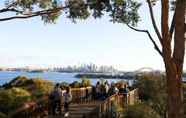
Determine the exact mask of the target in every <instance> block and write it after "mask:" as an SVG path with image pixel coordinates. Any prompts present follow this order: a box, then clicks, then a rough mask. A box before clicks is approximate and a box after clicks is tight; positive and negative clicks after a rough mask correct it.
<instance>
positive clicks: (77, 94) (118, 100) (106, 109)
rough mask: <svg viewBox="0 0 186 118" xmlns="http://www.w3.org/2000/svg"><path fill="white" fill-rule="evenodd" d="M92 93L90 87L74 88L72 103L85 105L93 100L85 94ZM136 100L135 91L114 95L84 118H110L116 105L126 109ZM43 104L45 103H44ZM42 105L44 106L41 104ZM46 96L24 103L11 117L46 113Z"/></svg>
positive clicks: (101, 102)
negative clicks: (106, 116)
mask: <svg viewBox="0 0 186 118" xmlns="http://www.w3.org/2000/svg"><path fill="white" fill-rule="evenodd" d="M87 90H88V94H89V93H91V92H92V88H91V87H86V88H79V89H77V88H75V89H71V92H72V96H73V100H72V102H73V103H85V102H86V103H87V102H89V101H92V100H93V99H92V98H91V96H90V97H89V98H88V100H87V98H86V99H85V96H86V94H87ZM137 100H138V95H137V89H134V90H132V91H130V92H129V93H128V94H114V95H112V96H110V97H108V98H106V99H105V100H103V101H99V103H100V104H99V105H98V106H97V107H96V108H95V109H94V110H93V111H92V112H90V113H89V114H86V118H95V117H97V118H101V117H102V116H104V115H106V114H107V115H108V118H109V115H110V116H111V115H112V113H113V106H114V104H116V105H117V106H119V107H121V108H126V107H127V105H128V104H129V105H132V104H134V103H135V102H136V101H137ZM44 102H45V103H44ZM43 103H44V104H43ZM48 105H49V103H48V95H46V96H44V97H42V98H41V99H39V100H37V101H33V102H28V103H25V104H24V105H23V106H22V107H20V108H18V109H17V110H16V111H14V112H12V114H11V115H12V116H16V115H18V114H20V113H23V115H24V116H29V117H31V116H37V115H38V114H39V115H43V114H44V113H45V111H46V110H47V111H48Z"/></svg>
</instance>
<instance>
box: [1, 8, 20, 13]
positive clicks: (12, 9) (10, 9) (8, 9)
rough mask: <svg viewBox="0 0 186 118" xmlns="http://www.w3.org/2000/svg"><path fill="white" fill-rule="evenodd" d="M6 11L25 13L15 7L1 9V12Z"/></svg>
mask: <svg viewBox="0 0 186 118" xmlns="http://www.w3.org/2000/svg"><path fill="white" fill-rule="evenodd" d="M4 12H15V13H23V11H20V10H17V9H15V8H3V9H0V13H4Z"/></svg>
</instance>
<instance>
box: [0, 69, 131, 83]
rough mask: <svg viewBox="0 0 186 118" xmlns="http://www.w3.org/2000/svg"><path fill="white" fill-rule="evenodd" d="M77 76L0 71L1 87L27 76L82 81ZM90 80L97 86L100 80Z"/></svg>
mask: <svg viewBox="0 0 186 118" xmlns="http://www.w3.org/2000/svg"><path fill="white" fill-rule="evenodd" d="M76 74H77V73H60V72H43V73H42V72H41V73H39V72H37V73H30V72H24V71H0V85H3V84H5V83H8V82H10V81H11V80H12V79H13V78H15V77H17V76H26V77H28V78H42V79H45V80H49V81H52V82H55V83H57V82H67V83H72V82H74V81H81V80H80V79H78V78H75V75H76ZM90 80H91V83H92V84H93V85H95V84H96V82H97V81H98V80H99V79H96V78H90ZM105 80H107V81H108V82H109V83H111V82H117V81H120V80H121V79H105ZM122 80H124V81H127V82H128V83H129V85H131V84H132V82H133V80H125V79H122Z"/></svg>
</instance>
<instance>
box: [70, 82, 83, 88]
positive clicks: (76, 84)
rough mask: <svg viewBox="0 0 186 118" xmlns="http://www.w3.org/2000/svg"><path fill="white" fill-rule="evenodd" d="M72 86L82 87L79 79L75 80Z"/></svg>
mask: <svg viewBox="0 0 186 118" xmlns="http://www.w3.org/2000/svg"><path fill="white" fill-rule="evenodd" d="M70 87H71V88H80V87H81V83H80V82H78V81H74V82H72V83H71V84H70Z"/></svg>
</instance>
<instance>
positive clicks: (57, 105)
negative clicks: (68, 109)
mask: <svg viewBox="0 0 186 118" xmlns="http://www.w3.org/2000/svg"><path fill="white" fill-rule="evenodd" d="M61 98H62V90H61V88H60V84H59V83H57V84H56V85H55V87H54V90H53V91H52V92H51V94H50V96H49V99H50V101H51V108H52V109H51V110H52V115H56V114H57V112H58V113H59V114H61Z"/></svg>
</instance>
